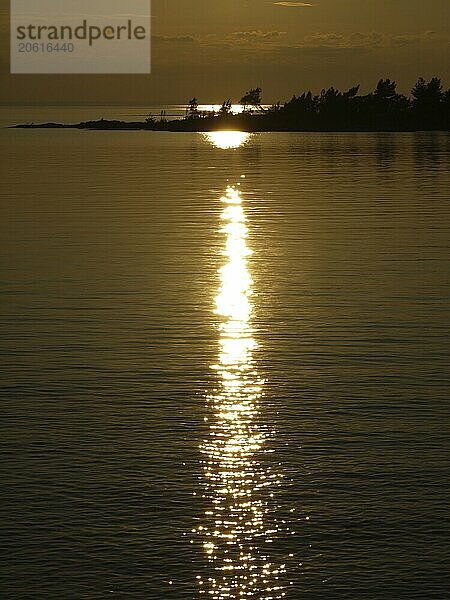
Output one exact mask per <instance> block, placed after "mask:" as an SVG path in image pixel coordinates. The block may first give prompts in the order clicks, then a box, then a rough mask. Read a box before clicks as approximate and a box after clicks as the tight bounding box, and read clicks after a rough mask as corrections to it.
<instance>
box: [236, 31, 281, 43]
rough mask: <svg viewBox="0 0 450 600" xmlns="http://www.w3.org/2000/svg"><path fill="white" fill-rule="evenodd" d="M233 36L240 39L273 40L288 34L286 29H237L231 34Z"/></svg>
mask: <svg viewBox="0 0 450 600" xmlns="http://www.w3.org/2000/svg"><path fill="white" fill-rule="evenodd" d="M231 35H232V37H234V38H236V39H238V40H244V41H253V40H273V39H277V38H280V37H281V36H283V35H286V32H285V31H260V30H259V29H258V30H257V31H235V32H234V33H232V34H231Z"/></svg>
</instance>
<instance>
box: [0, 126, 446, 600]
mask: <svg viewBox="0 0 450 600" xmlns="http://www.w3.org/2000/svg"><path fill="white" fill-rule="evenodd" d="M0 145H1V151H2V156H4V157H5V158H4V159H3V161H2V166H1V169H2V179H1V184H0V186H1V187H0V193H1V215H0V227H1V259H2V277H1V284H0V292H1V298H0V299H1V333H0V336H1V343H2V345H1V364H0V370H1V375H2V413H3V415H2V416H3V418H2V423H3V425H2V436H1V449H2V469H3V476H2V481H1V483H2V490H3V491H2V498H3V502H2V507H3V508H2V515H1V517H2V518H1V522H0V527H1V529H2V533H3V535H2V538H3V559H2V569H1V571H2V573H1V574H0V592H1V597H2V598H8V599H10V598H11V599H13V598H14V599H31V598H33V599H39V600H40V599H53V598H54V599H62V600H63V599H65V598H68V599H87V600H91V599H92V600H94V599H103V598H108V597H113V598H114V597H117V598H136V599H145V600H165V599H167V600H171V599H173V600H197V599H200V600H201V598H211V599H213V600H226V599H227V600H228V599H243V598H249V599H250V598H252V599H255V600H271V599H279V598H288V599H291V600H301V599H305V600H322V599H330V600H339V599H351V600H382V599H386V598H387V599H393V600H394V599H402V600H403V599H404V600H419V599H420V600H424V599H430V600H433V599H444V598H448V597H449V581H448V575H447V573H448V564H449V563H448V561H449V559H450V556H449V552H448V536H449V528H448V517H449V510H448V494H449V465H448V442H447V439H448V433H449V432H448V422H449V421H448V403H449V400H448V398H449V393H448V390H449V386H448V377H447V375H448V363H449V352H448V333H449V331H448V323H449V317H450V315H449V310H448V308H449V306H448V290H449V268H448V256H449V253H448V246H449V238H450V235H449V234H450V232H449V216H450V210H449V205H448V201H449V187H450V186H449V183H450V176H449V150H450V137H449V135H448V134H444V133H432V134H426V133H422V134H420V133H419V134H370V135H369V134H296V133H286V134H276V133H273V134H258V135H253V136H249V135H245V134H236V133H234V134H233V133H231V134H230V133H228V134H223V133H222V134H213V135H202V134H190V133H181V134H170V133H156V132H117V133H115V132H83V131H70V130H67V131H51V130H42V131H31V130H30V131H26V130H20V131H12V130H3V131H1V132H0Z"/></svg>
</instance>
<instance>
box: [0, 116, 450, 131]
mask: <svg viewBox="0 0 450 600" xmlns="http://www.w3.org/2000/svg"><path fill="white" fill-rule="evenodd" d="M7 128H8V129H78V130H87V131H164V132H172V133H174V132H175V133H177V132H178V133H179V132H188V133H189V132H190V133H202V132H206V133H207V132H212V131H243V132H246V133H286V132H292V133H301V132H302V133H320V132H322V133H333V132H334V133H382V132H386V133H417V132H421V131H422V132H439V131H440V132H445V133H448V132H449V129H445V128H442V127H435V128H430V127H413V126H411V127H386V126H375V125H373V126H367V125H366V126H363V125H361V126H360V127H355V126H334V127H333V126H327V127H324V126H319V125H316V126H314V125H310V126H301V127H300V126H293V125H292V124H288V123H282V122H279V120H278V119H270V118H268V115H236V116H232V117H231V116H229V117H226V118H223V117H202V118H198V119H174V120H171V121H164V120H163V121H154V122H152V123H146V122H142V121H119V120H108V119H99V120H95V121H81V122H79V123H58V122H47V123H19V124H16V125H10V126H8V127H7Z"/></svg>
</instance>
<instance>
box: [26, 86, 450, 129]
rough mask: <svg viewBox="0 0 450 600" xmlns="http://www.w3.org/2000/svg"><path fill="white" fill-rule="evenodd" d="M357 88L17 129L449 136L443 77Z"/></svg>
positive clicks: (255, 94)
mask: <svg viewBox="0 0 450 600" xmlns="http://www.w3.org/2000/svg"><path fill="white" fill-rule="evenodd" d="M359 90H360V86H359V85H356V86H354V87H351V88H350V89H348V90H346V91H344V92H341V91H339V90H337V89H335V88H334V87H330V88H328V89H327V90H325V89H324V90H322V92H321V93H320V94H318V95H314V94H313V93H312V92H310V91H308V92H303V93H302V94H300V95H298V96H297V95H294V96H292V98H291V99H290V100H289V101H287V102H285V103H284V104H282V103H281V102H277V103H276V104H273V105H272V106H270V107H267V106H264V105H263V104H262V89H261V88H260V87H257V88H253V89H251V90H249V91H248V92H246V93H245V94H244V95H243V96H242V98H241V99H240V105H241V106H242V107H243V111H242V112H239V113H238V114H234V113H233V103H232V101H231V99H230V98H228V99H227V100H225V101H224V102H223V103H222V106H221V107H220V109H219V110H217V111H213V110H210V111H202V110H201V109H200V104H199V101H198V99H197V98H192V100H190V101H189V103H188V106H187V108H186V115H185V118H184V119H174V120H168V119H167V115H166V112H165V111H164V110H163V111H161V114H160V115H159V117H158V118H155V117H153V116H152V115H149V116H148V118H147V119H145V121H144V122H142V121H133V122H126V121H110V120H105V119H100V120H97V121H86V122H82V123H78V124H74V125H64V124H60V123H43V124H37V125H36V124H34V123H31V124H26V125H17V126H16V127H21V128H61V127H62V128H76V129H110V130H142V129H145V130H152V131H215V130H224V129H233V130H241V131H438V130H444V131H449V125H450V89H448V90H445V91H444V89H443V87H442V82H441V80H440V79H439V78H438V77H433V78H432V79H430V80H429V81H425V79H423V78H420V79H419V80H418V81H417V83H416V84H415V85H414V87H413V88H412V90H411V95H410V96H409V97H407V96H405V95H403V94H399V93H398V92H397V84H396V82H395V81H391V80H390V79H380V81H379V82H378V84H377V86H376V88H375V90H374V91H373V92H370V93H369V94H366V95H359Z"/></svg>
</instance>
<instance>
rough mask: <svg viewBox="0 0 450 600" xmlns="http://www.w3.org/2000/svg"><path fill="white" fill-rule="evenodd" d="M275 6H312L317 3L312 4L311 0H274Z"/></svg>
mask: <svg viewBox="0 0 450 600" xmlns="http://www.w3.org/2000/svg"><path fill="white" fill-rule="evenodd" d="M274 5H275V6H290V7H297V8H311V7H313V6H317V5H316V4H310V3H309V2H288V1H286V2H274Z"/></svg>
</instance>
